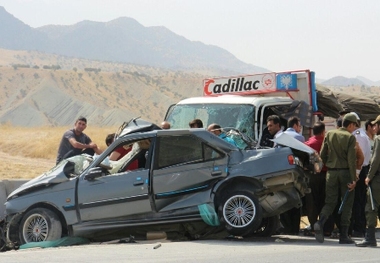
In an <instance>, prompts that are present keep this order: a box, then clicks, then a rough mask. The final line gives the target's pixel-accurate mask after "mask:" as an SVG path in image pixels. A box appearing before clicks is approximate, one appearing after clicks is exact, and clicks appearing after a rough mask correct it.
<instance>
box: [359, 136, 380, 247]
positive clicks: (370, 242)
mask: <svg viewBox="0 0 380 263" xmlns="http://www.w3.org/2000/svg"><path fill="white" fill-rule="evenodd" d="M365 184H366V185H367V186H368V191H367V203H366V206H365V215H366V219H367V230H366V235H365V239H364V240H363V241H362V242H360V243H357V244H356V246H357V247H376V246H377V243H376V237H375V232H376V225H377V215H378V210H379V205H380V136H377V137H376V138H375V145H374V147H373V155H372V159H371V166H370V168H369V172H368V175H367V177H366V179H365ZM369 189H371V192H372V196H371V195H370V190H369ZM372 207H373V210H372Z"/></svg>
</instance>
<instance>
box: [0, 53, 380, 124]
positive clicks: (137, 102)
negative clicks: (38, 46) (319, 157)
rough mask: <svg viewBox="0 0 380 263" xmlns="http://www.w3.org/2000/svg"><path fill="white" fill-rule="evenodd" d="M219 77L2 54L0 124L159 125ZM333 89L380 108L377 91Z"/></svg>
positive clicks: (48, 55)
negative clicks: (83, 121) (81, 119)
mask: <svg viewBox="0 0 380 263" xmlns="http://www.w3.org/2000/svg"><path fill="white" fill-rule="evenodd" d="M215 74H216V72H213V71H212V70H209V71H207V72H206V71H205V72H204V74H200V73H194V72H193V73H191V72H188V71H171V70H168V69H162V68H156V67H144V66H136V65H133V64H125V63H113V62H102V61H97V60H87V59H78V58H70V57H64V56H60V55H52V54H46V53H42V52H38V51H14V50H5V49H0V124H1V123H12V124H14V125H18V126H67V125H71V124H72V123H73V121H74V120H75V118H76V117H78V115H85V116H86V117H88V119H89V122H90V123H91V125H98V126H115V125H120V124H121V123H122V122H123V121H126V120H129V119H130V118H133V117H138V116H141V117H143V118H144V119H147V120H151V121H153V122H156V123H159V122H161V121H162V120H163V118H164V115H165V113H166V110H167V108H168V107H169V106H170V105H171V104H173V103H176V102H178V101H179V100H181V99H183V98H185V97H193V96H201V95H202V80H203V79H204V78H206V77H209V76H213V75H215ZM331 89H332V90H334V92H336V94H337V95H339V94H342V93H346V94H350V95H353V96H354V97H361V96H364V97H369V98H370V99H371V101H372V102H374V101H375V102H376V103H380V98H379V96H375V95H376V94H379V92H378V89H379V88H378V87H365V86H362V85H359V86H352V85H351V86H349V87H347V86H340V87H339V86H338V87H331ZM339 96H340V95H339Z"/></svg>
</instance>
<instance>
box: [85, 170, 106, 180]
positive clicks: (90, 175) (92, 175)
mask: <svg viewBox="0 0 380 263" xmlns="http://www.w3.org/2000/svg"><path fill="white" fill-rule="evenodd" d="M103 175H104V173H103V170H102V168H101V167H93V168H91V169H90V170H89V171H88V173H87V174H86V175H85V176H84V180H88V181H93V180H95V179H96V178H98V177H102V176H103Z"/></svg>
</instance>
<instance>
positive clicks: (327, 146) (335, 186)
mask: <svg viewBox="0 0 380 263" xmlns="http://www.w3.org/2000/svg"><path fill="white" fill-rule="evenodd" d="M357 121H358V119H357V117H356V116H355V115H354V114H352V113H348V114H346V115H345V116H344V117H343V127H342V128H339V129H336V130H331V131H329V132H328V133H327V134H326V137H325V139H324V140H323V144H322V149H321V158H322V161H323V163H324V164H325V165H326V167H327V175H326V199H325V205H324V206H323V208H322V211H321V213H320V215H319V220H318V221H317V222H316V223H315V224H314V231H315V238H316V240H317V241H318V242H320V243H323V241H324V234H323V226H324V224H325V222H326V221H327V219H328V217H329V216H330V215H331V214H332V213H333V211H334V209H335V207H336V204H337V200H338V196H339V192H340V196H341V197H342V198H343V200H344V205H343V207H342V215H341V218H340V229H339V230H340V236H339V244H353V243H354V241H353V240H352V239H351V238H350V237H349V236H348V228H349V226H350V218H351V212H352V204H353V201H354V194H355V193H354V189H355V185H356V179H357V178H356V153H355V145H356V139H355V136H354V135H352V134H351V133H352V132H353V131H354V130H355V129H356V123H357ZM346 193H347V196H346V198H344V196H345V194H346Z"/></svg>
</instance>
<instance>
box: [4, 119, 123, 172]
mask: <svg viewBox="0 0 380 263" xmlns="http://www.w3.org/2000/svg"><path fill="white" fill-rule="evenodd" d="M69 128H71V127H38V128H36V127H34V128H25V127H14V126H11V125H1V126H0V134H1V136H0V158H1V160H2V161H1V162H0V180H1V179H15V178H18V179H30V178H34V177H36V176H37V175H39V174H41V173H42V172H44V171H46V170H48V169H50V168H51V167H53V166H54V165H55V158H56V156H57V150H58V145H59V142H60V140H61V137H62V134H63V133H64V132H65V131H66V130H68V129H69ZM116 129H117V127H102V128H99V127H88V128H87V129H86V130H85V133H86V134H87V135H88V136H90V138H91V139H92V141H93V142H95V143H97V144H98V146H99V147H100V148H102V149H105V148H106V144H105V138H106V136H107V134H109V133H112V132H115V131H116Z"/></svg>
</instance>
